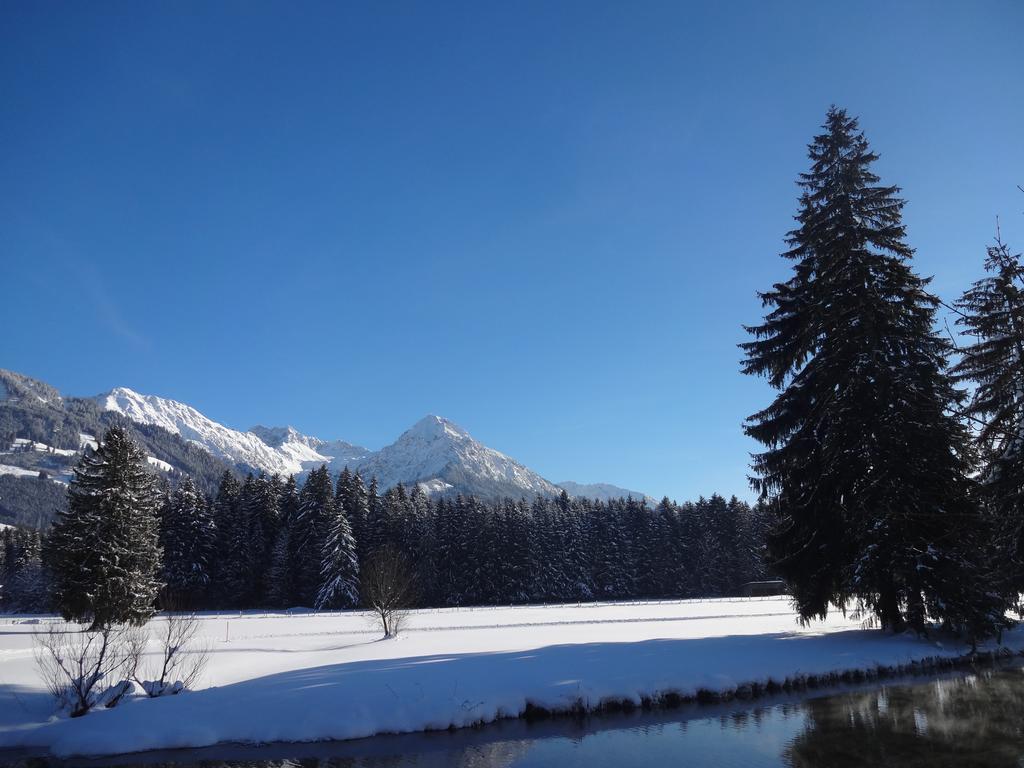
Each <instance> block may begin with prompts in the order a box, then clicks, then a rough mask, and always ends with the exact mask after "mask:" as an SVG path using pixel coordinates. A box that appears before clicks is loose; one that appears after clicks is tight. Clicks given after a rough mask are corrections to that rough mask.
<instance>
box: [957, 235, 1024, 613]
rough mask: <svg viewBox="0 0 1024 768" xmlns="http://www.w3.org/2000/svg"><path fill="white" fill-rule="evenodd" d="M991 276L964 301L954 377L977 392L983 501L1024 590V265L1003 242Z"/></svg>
mask: <svg viewBox="0 0 1024 768" xmlns="http://www.w3.org/2000/svg"><path fill="white" fill-rule="evenodd" d="M985 270H986V272H988V273H989V274H988V275H987V276H986V277H984V278H982V279H981V280H978V281H977V282H976V283H974V285H973V286H971V288H970V289H969V290H968V291H967V292H965V293H964V295H963V297H962V298H961V299H960V300H959V301H958V302H957V308H958V309H959V311H960V313H961V314H960V317H959V319H958V320H957V323H958V324H959V325H960V326H961V327H963V329H964V333H965V334H966V335H968V336H969V337H971V338H972V339H973V342H972V343H971V344H968V345H967V346H965V347H964V348H963V349H962V350H961V355H962V356H961V359H960V362H959V363H957V365H956V367H955V368H954V372H955V373H956V375H957V376H958V377H959V378H960V380H962V381H966V382H969V383H971V384H973V385H974V389H973V393H972V396H971V399H970V401H969V402H968V403H967V405H966V407H965V408H964V415H965V416H966V417H967V418H968V419H969V421H970V424H971V425H972V426H973V427H974V428H975V429H974V432H975V435H976V444H977V446H978V449H979V451H978V454H979V459H980V473H979V479H980V496H981V499H982V501H983V503H984V505H985V508H986V511H987V513H988V518H989V520H990V522H991V524H992V525H993V527H994V529H995V530H996V531H997V535H998V540H997V541H996V542H994V543H995V544H996V551H995V552H994V553H993V554H994V555H996V556H997V558H996V559H997V562H998V565H999V566H1000V570H1001V571H1002V573H1001V574H1000V575H1001V581H1002V583H1003V586H1004V589H1006V590H1007V591H1008V592H1009V593H1010V594H1011V595H1013V599H1016V596H1017V595H1018V594H1019V593H1020V592H1022V591H1024V263H1022V261H1021V255H1020V254H1014V253H1012V252H1011V250H1010V248H1009V247H1008V246H1007V245H1006V243H1004V242H1002V241H1001V239H1000V238H999V237H997V238H996V242H995V244H994V245H992V246H989V248H988V256H987V258H986V260H985Z"/></svg>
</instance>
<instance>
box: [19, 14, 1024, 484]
mask: <svg viewBox="0 0 1024 768" xmlns="http://www.w3.org/2000/svg"><path fill="white" fill-rule="evenodd" d="M1022 30H1024V3H1021V2H1019V0H1006V1H1005V2H981V1H980V0H979V2H935V1H934V0H928V1H927V2H918V3H911V2H879V3H875V4H872V3H822V2H817V1H814V2H806V3H800V2H763V0H758V1H757V2H749V3H743V2H730V3H705V4H702V5H700V6H699V5H698V4H697V3H684V2H665V3H654V2H628V3H627V2H614V3H601V2H593V1H591V0H587V1H586V2H579V3H570V2H557V1H555V2H552V1H551V0H545V1H544V2H537V3H529V2H503V3H481V2H466V3H456V2H401V3H397V2H363V3H359V2H331V3H322V4H321V3H315V2H302V3H291V2H287V3H286V2H281V3H265V2H249V1H246V2H184V1H183V2H147V3H138V2H125V3H107V2H88V3H85V2H68V3H53V2H23V1H21V0H19V1H18V2H11V1H10V0H3V1H2V2H0V284H2V285H3V291H2V307H3V309H2V317H3V320H4V322H3V332H2V336H0V367H6V368H12V369H15V370H18V371H21V372H23V373H26V374H29V375H32V376H35V377H38V378H41V379H43V380H45V381H47V382H49V383H51V384H53V385H55V386H57V387H58V388H60V389H61V390H62V391H64V392H66V393H68V394H76V395H89V394H95V393H98V392H101V391H104V390H107V389H110V388H111V387H114V386H118V385H123V386H129V387H132V388H133V389H136V390H139V391H141V392H145V393H152V394H159V395H164V396H168V397H172V398H174V399H178V400H183V401H185V402H188V403H190V404H192V405H194V406H196V407H198V408H199V409H200V410H202V411H204V412H205V413H206V414H207V415H209V416H211V417H212V418H215V419H217V420H219V421H222V422H224V423H226V424H228V425H230V426H233V427H239V428H247V427H249V426H251V425H253V424H255V423H263V424H275V425H276V424H285V423H288V424H292V425H294V426H295V427H296V428H298V429H300V430H302V431H304V432H307V433H311V434H315V435H318V436H321V437H325V438H343V439H346V440H350V441H353V442H358V443H362V444H364V445H367V446H369V447H371V448H377V447H380V446H382V445H384V444H386V443H388V442H390V441H391V440H393V439H394V438H395V437H396V436H397V435H398V434H399V433H400V432H401V431H402V430H403V429H405V428H406V427H408V426H409V425H411V424H412V423H413V422H414V421H415V420H417V419H418V418H420V417H422V416H423V415H424V414H426V413H436V414H440V415H444V416H447V417H448V418H451V419H452V420H454V421H456V422H458V423H460V424H461V425H462V426H464V427H466V428H467V429H468V430H469V431H470V432H472V433H473V434H474V435H475V436H476V437H478V438H480V439H481V440H483V441H484V442H486V443H488V444H489V445H492V446H493V447H495V448H498V449H499V450H502V451H504V452H506V453H508V454H510V455H512V456H514V457H516V458H518V459H520V460H521V461H523V462H524V463H526V464H527V465H529V466H530V467H532V468H534V469H536V470H538V471H539V472H541V473H542V474H543V475H545V476H546V477H548V478H550V479H552V480H556V481H559V480H565V479H574V480H577V481H582V482H593V481H607V482H614V483H617V484H620V485H624V486H627V487H630V488H634V489H638V490H641V491H644V492H647V493H651V494H655V495H661V494H668V495H670V496H673V497H676V498H678V499H680V500H681V499H684V498H691V497H695V496H697V495H698V494H709V493H711V492H713V491H718V492H721V493H737V494H740V495H743V496H747V497H748V498H749V490H748V488H747V483H746V474H747V471H748V470H747V467H748V454H749V452H750V450H751V449H752V448H753V447H754V446H753V444H752V443H751V442H750V441H749V440H748V439H746V438H745V437H744V436H743V435H742V433H741V430H740V425H741V422H742V420H743V418H744V417H745V416H747V415H749V414H750V413H752V412H753V411H755V410H757V409H758V408H760V407H761V406H763V405H764V404H765V403H766V402H767V400H768V398H769V397H770V396H771V393H770V391H769V390H768V389H767V387H766V385H765V384H764V383H763V382H760V381H758V380H754V379H750V378H746V377H743V376H742V375H741V374H740V373H739V370H738V364H739V359H740V354H739V351H738V350H737V348H736V344H737V343H738V342H740V341H742V340H743V338H744V335H743V332H742V330H741V327H740V326H741V324H742V323H744V322H746V323H752V322H756V321H757V320H758V319H759V318H760V316H761V309H760V306H759V302H758V301H757V299H756V297H755V291H756V290H758V289H759V288H765V287H767V286H768V285H769V284H770V283H771V282H772V281H774V280H776V279H780V278H784V277H785V275H786V269H787V266H786V265H785V264H784V263H783V260H782V259H780V258H779V257H778V255H777V254H778V253H779V252H780V250H781V249H782V238H783V236H784V234H785V232H786V231H787V230H788V229H789V228H790V225H791V223H792V219H791V217H792V215H793V213H794V212H795V210H796V197H797V190H796V188H795V186H794V181H795V179H796V177H797V174H798V173H799V172H800V171H802V170H804V169H805V167H806V165H807V162H806V156H805V151H806V144H807V143H808V141H809V140H810V138H811V137H812V135H813V134H814V133H815V132H816V131H817V129H818V126H819V125H820V124H821V122H822V120H823V118H824V115H825V111H826V109H827V108H828V106H829V104H831V103H833V102H835V103H837V104H839V105H841V106H845V107H846V108H847V109H849V110H850V111H851V112H852V113H854V114H856V115H859V116H860V118H861V125H862V127H863V128H864V130H865V131H866V132H867V135H868V138H869V140H870V141H871V142H872V145H873V146H874V148H875V149H876V150H877V151H878V152H879V153H881V155H882V159H881V160H880V162H879V163H878V170H879V172H880V173H881V174H882V176H883V179H884V180H885V181H887V182H892V183H896V184H899V185H901V186H902V187H903V190H904V195H905V197H906V198H907V199H908V201H909V202H908V205H907V208H906V220H907V223H908V227H909V239H910V241H911V243H912V245H913V246H914V247H915V248H917V251H918V257H917V266H918V269H919V270H920V271H921V272H923V273H925V274H933V275H935V276H936V280H935V283H934V285H935V287H936V290H937V291H938V292H939V293H940V294H942V295H943V296H945V297H947V298H952V297H954V296H955V295H956V294H958V293H959V291H960V290H962V289H963V288H964V287H965V286H966V285H967V283H968V282H969V281H970V280H972V279H974V278H975V277H977V276H978V274H979V270H980V269H981V262H982V259H983V257H984V246H985V245H986V243H987V242H989V241H990V239H991V237H992V235H993V232H994V229H995V219H996V216H997V215H998V216H1000V217H1001V219H1002V223H1003V232H1004V235H1005V237H1006V239H1008V240H1009V241H1010V242H1011V245H1013V244H1014V243H1015V244H1016V246H1015V247H1016V248H1017V249H1021V248H1024V215H1022V211H1024V194H1021V193H1020V192H1019V191H1017V190H1016V187H1015V185H1017V184H1024V55H1022V53H1021V51H1022V42H1021V32H1022Z"/></svg>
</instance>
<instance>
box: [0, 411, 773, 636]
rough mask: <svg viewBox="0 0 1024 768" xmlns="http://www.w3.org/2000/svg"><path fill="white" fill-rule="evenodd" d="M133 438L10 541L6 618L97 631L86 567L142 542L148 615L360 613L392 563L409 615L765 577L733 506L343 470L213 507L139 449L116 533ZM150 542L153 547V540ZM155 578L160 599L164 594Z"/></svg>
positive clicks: (245, 485) (273, 480)
mask: <svg viewBox="0 0 1024 768" xmlns="http://www.w3.org/2000/svg"><path fill="white" fill-rule="evenodd" d="M125 440H129V442H130V439H128V438H126V436H125V435H124V433H123V432H121V431H120V430H119V429H117V428H115V429H112V430H111V431H110V432H108V434H107V436H106V437H105V439H104V441H103V443H102V444H101V446H100V448H99V449H98V450H97V451H96V452H95V453H93V454H90V455H89V456H88V457H86V458H84V459H83V461H82V462H81V465H80V466H79V469H78V470H77V473H76V476H77V477H76V482H74V483H73V484H72V486H71V496H72V503H71V504H70V509H69V511H68V512H66V513H62V514H61V516H60V518H59V519H58V521H57V523H56V524H55V526H54V527H53V529H52V532H51V534H50V535H49V536H48V537H47V538H46V541H45V542H44V543H42V544H41V543H40V537H39V534H38V533H36V532H33V531H27V530H25V531H22V530H20V529H9V530H7V531H4V532H3V534H2V535H3V541H4V544H5V547H4V553H3V558H4V559H3V561H2V562H3V563H4V564H5V568H6V571H7V573H8V574H9V577H8V579H7V580H6V581H5V583H9V584H11V588H10V589H9V590H8V591H7V593H6V598H5V600H6V601H8V605H9V607H12V608H17V609H20V610H40V609H43V608H46V607H48V605H49V602H48V601H49V599H50V595H51V594H52V595H53V597H54V598H55V600H56V607H58V608H60V609H61V610H67V611H68V615H70V616H78V617H89V618H90V619H91V618H92V617H93V616H94V614H93V612H92V611H90V610H89V608H88V607H86V608H84V609H82V608H77V607H73V601H72V600H71V599H70V596H71V595H75V594H83V593H85V592H89V593H90V594H92V591H91V590H89V589H87V588H86V585H85V584H84V583H82V582H81V580H82V579H83V578H84V579H86V580H89V579H92V580H94V581H95V582H96V583H97V584H98V583H101V582H106V581H108V580H109V579H110V578H111V576H110V574H106V573H102V574H101V573H97V572H96V571H95V568H94V566H93V565H92V563H98V562H100V561H104V560H105V558H103V557H102V553H103V551H104V550H105V549H106V548H107V547H108V546H113V542H121V543H122V546H123V543H124V542H128V541H134V542H142V546H141V550H140V551H139V552H137V553H136V555H135V557H136V562H139V563H146V562H148V563H150V564H151V565H152V568H151V569H150V570H148V571H147V570H146V568H141V569H139V570H137V571H136V572H135V573H134V574H128V573H126V574H117V577H118V578H122V579H124V580H126V581H132V580H138V581H141V582H144V583H146V584H150V586H148V587H146V589H145V590H143V591H144V593H145V594H146V595H149V597H150V598H152V602H153V603H154V605H156V604H159V603H160V602H161V601H163V602H164V603H167V604H172V605H174V606H176V607H189V608H231V609H244V608H256V607H261V608H262V607H268V608H289V607H295V606H306V607H311V608H318V609H330V608H352V607H356V606H358V605H359V601H360V598H359V573H360V570H361V568H362V566H364V565H365V564H366V563H367V562H368V560H369V559H370V558H372V557H373V555H374V553H375V552H378V551H382V550H384V549H389V550H392V551H396V552H398V553H399V554H400V556H401V557H402V559H403V561H404V563H405V564H406V565H407V567H408V568H409V569H410V570H411V571H412V573H414V574H415V584H416V588H415V594H416V602H417V603H418V604H420V605H429V606H460V605H495V604H498V605H508V604H517V603H527V602H566V601H573V602H575V601H588V600H621V599H629V598H665V597H700V596H717V595H731V594H739V593H740V591H741V589H742V587H743V585H744V584H745V583H747V582H749V581H753V580H758V579H763V578H765V576H766V574H767V571H766V566H765V559H764V542H765V527H766V525H767V519H766V517H765V513H766V509H767V508H766V507H765V506H763V505H753V506H751V505H749V504H747V503H745V502H743V501H740V500H738V499H736V498H735V497H734V498H731V499H728V500H727V499H725V498H724V497H722V496H718V495H713V496H711V497H710V498H707V499H705V498H701V499H698V500H697V501H696V502H687V503H684V504H676V503H673V502H670V501H669V500H668V499H663V500H662V501H661V502H660V503H659V504H658V505H656V506H653V507H652V506H651V505H649V504H648V503H647V501H646V500H643V499H632V498H629V499H618V500H614V501H611V502H608V503H605V502H601V501H592V500H587V499H577V498H570V497H569V496H568V495H566V494H563V495H562V496H561V497H559V498H546V497H537V498H535V499H533V500H526V499H518V500H514V499H505V500H503V501H501V502H483V501H480V500H477V499H475V498H472V497H463V496H456V497H454V498H438V499H431V498H429V497H428V496H426V495H425V494H424V493H423V491H422V490H421V489H420V488H419V487H418V486H417V487H413V488H412V489H411V490H407V489H406V488H404V487H402V486H396V487H394V488H391V489H389V490H387V491H385V492H383V493H380V492H378V490H377V488H376V483H375V482H374V481H373V479H372V478H371V480H370V482H369V483H366V482H364V480H363V478H361V477H360V476H359V474H358V473H350V472H349V471H348V470H345V471H343V472H342V473H341V475H340V477H338V479H337V480H336V481H335V480H334V479H333V478H332V477H331V476H330V474H329V473H328V471H327V469H326V467H322V468H320V469H317V470H314V471H312V472H311V473H310V474H309V476H308V477H307V479H306V480H305V482H304V483H303V484H302V485H301V486H299V485H298V484H297V483H296V481H295V480H294V478H287V479H281V478H279V477H277V476H267V475H265V474H261V475H258V476H254V475H249V476H247V477H246V478H245V480H244V481H239V480H238V478H236V477H235V476H234V475H233V474H231V473H225V475H224V477H223V479H222V480H221V483H220V487H219V488H218V490H217V493H216V494H215V495H213V496H206V495H204V494H202V493H201V492H199V491H197V489H196V486H195V484H194V482H193V481H192V480H191V478H189V477H185V478H184V479H183V480H182V481H181V482H180V483H179V484H178V486H177V487H176V488H175V489H173V490H172V489H170V488H168V487H166V486H165V487H160V486H161V484H160V483H159V482H158V480H157V479H156V478H155V477H153V476H152V475H151V474H149V473H147V472H145V470H144V467H143V463H144V456H143V455H142V453H141V452H138V451H137V449H136V451H135V455H134V461H135V466H136V469H137V470H139V471H137V472H135V473H134V475H133V479H132V485H131V487H130V489H129V490H128V491H127V492H126V493H125V494H123V496H124V497H128V496H130V497H131V498H133V499H136V500H137V501H136V502H135V506H134V510H135V514H134V515H131V516H125V517H124V518H123V521H124V525H125V527H126V531H127V532H126V533H124V534H123V535H122V534H120V533H118V532H117V531H115V530H114V529H113V528H112V526H113V525H115V523H114V522H113V520H112V518H113V517H115V515H112V514H111V508H110V505H109V503H105V502H102V501H100V500H101V499H102V498H103V497H104V494H103V493H102V491H99V490H97V488H96V487H97V485H100V486H101V485H102V484H103V482H104V480H103V478H104V477H111V478H117V482H120V478H123V477H124V476H125V474H126V470H125V469H124V467H123V466H121V467H119V466H118V462H123V461H126V460H127V461H129V462H130V461H131V460H132V457H131V456H130V455H128V456H118V455H117V451H116V446H114V445H112V444H113V443H115V442H123V441H125ZM121 453H124V450H122V451H121ZM129 465H130V464H129ZM128 474H132V473H128ZM142 499H146V500H147V501H146V503H145V504H142V503H139V501H138V500H142ZM147 521H148V522H147ZM129 525H130V526H135V528H134V529H133V530H134V532H133V530H128V528H129ZM150 529H152V530H155V531H157V537H156V539H151V538H148V536H147V534H145V533H144V532H145V531H148V530H150ZM123 552H124V549H122V550H121V553H122V554H123ZM83 553H89V557H85V556H83ZM40 557H42V561H43V562H45V563H46V566H47V567H46V568H42V567H40ZM109 559H112V558H108V559H107V560H109ZM121 559H122V560H124V558H123V557H122V558H121ZM88 574H92V575H88ZM151 579H155V580H157V581H159V583H160V584H161V585H162V586H161V587H160V589H159V594H158V593H157V592H153V591H152V590H153V587H152V586H151V582H150V580H151ZM47 580H49V582H51V583H44V582H45V581H47ZM65 596H67V597H65Z"/></svg>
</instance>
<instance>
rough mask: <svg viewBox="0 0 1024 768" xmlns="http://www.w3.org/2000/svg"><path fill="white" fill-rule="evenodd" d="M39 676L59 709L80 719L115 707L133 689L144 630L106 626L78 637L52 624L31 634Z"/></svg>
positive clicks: (76, 632) (67, 627)
mask: <svg viewBox="0 0 1024 768" xmlns="http://www.w3.org/2000/svg"><path fill="white" fill-rule="evenodd" d="M33 644H34V649H33V650H34V653H35V658H36V664H37V665H38V667H39V673H40V675H41V676H42V678H43V683H44V684H45V686H46V688H47V690H48V691H49V692H50V693H51V694H53V697H54V698H55V699H56V700H57V703H58V706H59V707H60V708H61V709H67V710H68V711H69V712H70V714H71V717H80V716H82V715H84V714H86V713H87V712H88V711H89V710H90V709H92V708H93V707H95V706H106V707H113V706H115V705H116V704H117V703H118V702H119V701H120V700H121V698H122V697H123V696H124V695H125V694H126V693H128V692H129V691H130V690H131V688H132V686H131V682H130V681H131V680H132V678H134V677H135V672H136V669H137V668H138V664H139V657H140V654H141V649H142V648H143V647H145V644H146V639H145V630H143V629H141V628H138V627H130V626H108V627H102V628H100V629H97V630H87V631H79V630H78V629H77V628H76V627H75V626H74V625H72V624H67V623H62V624H50V625H49V626H48V628H47V629H46V630H45V631H40V632H36V633H34V634H33Z"/></svg>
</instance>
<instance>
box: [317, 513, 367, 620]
mask: <svg viewBox="0 0 1024 768" xmlns="http://www.w3.org/2000/svg"><path fill="white" fill-rule="evenodd" d="M331 512H332V515H333V519H332V520H331V521H330V528H329V531H328V534H327V541H326V542H325V544H324V553H323V558H322V563H321V568H320V591H319V592H318V593H317V596H316V603H315V605H316V608H317V609H318V610H322V609H324V608H354V607H355V606H356V605H358V604H359V561H358V560H357V559H356V542H355V539H353V538H352V527H351V526H350V525H349V523H348V518H347V517H346V516H345V510H344V508H342V507H339V506H338V505H336V504H335V505H334V507H333V509H332V511H331Z"/></svg>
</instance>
